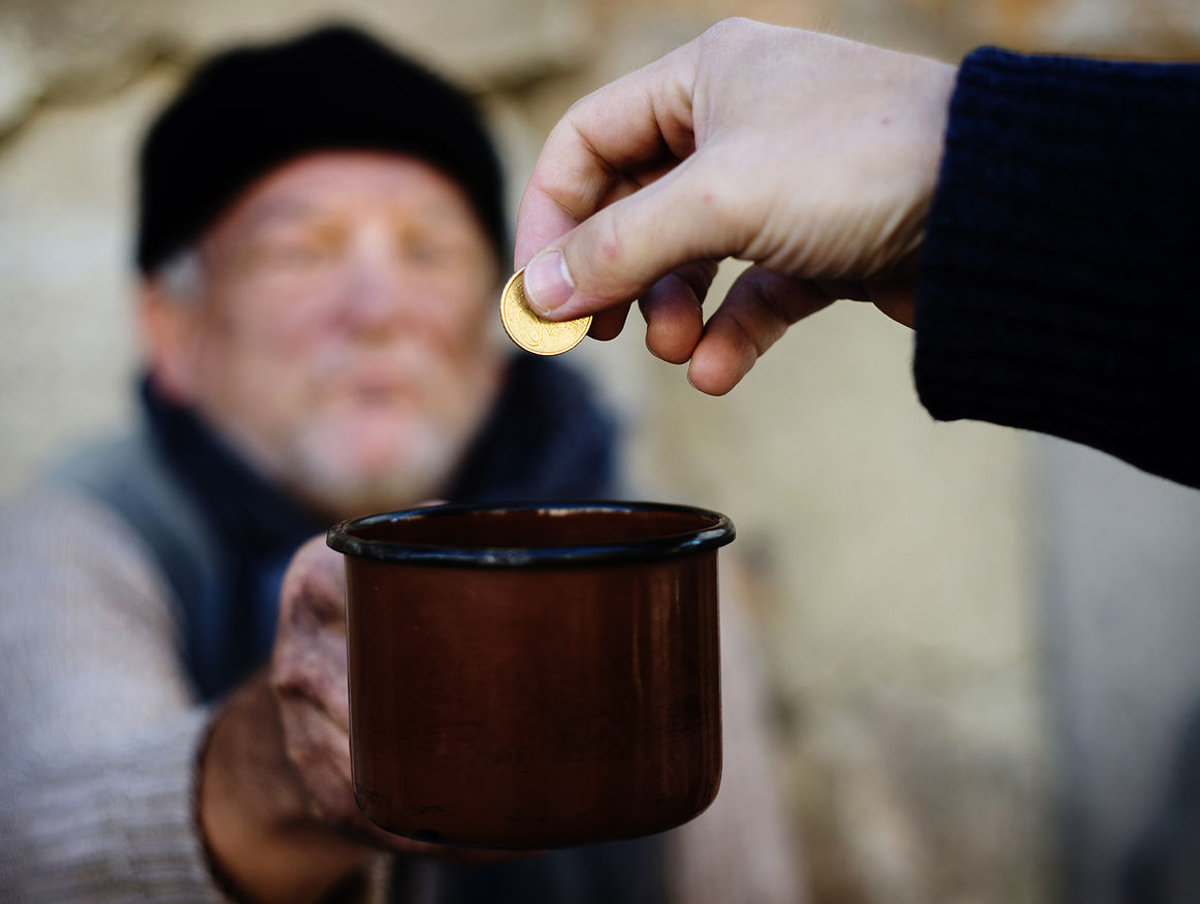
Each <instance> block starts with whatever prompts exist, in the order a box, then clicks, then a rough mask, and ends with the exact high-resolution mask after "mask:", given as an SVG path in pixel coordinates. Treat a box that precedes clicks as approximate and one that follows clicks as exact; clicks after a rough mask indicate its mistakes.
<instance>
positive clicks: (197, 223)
mask: <svg viewBox="0 0 1200 904" xmlns="http://www.w3.org/2000/svg"><path fill="white" fill-rule="evenodd" d="M339 149H341V150H382V151H394V152H396V153H400V154H405V155H409V156H413V157H417V158H420V159H422V160H424V161H426V162H428V163H430V164H432V165H434V166H436V167H437V168H438V169H440V170H442V171H443V172H444V173H446V174H447V175H448V176H449V177H450V178H452V179H453V180H454V181H455V182H456V183H458V184H459V185H460V186H461V187H462V188H463V190H464V191H466V193H467V195H468V197H469V198H470V199H471V202H472V203H473V204H474V205H475V210H476V211H477V213H478V215H479V219H480V222H481V223H482V225H483V227H484V229H485V230H486V231H487V234H488V236H489V237H490V238H491V241H492V245H493V247H494V248H495V250H496V255H497V257H498V258H499V260H500V262H501V267H502V269H503V268H504V267H506V266H507V260H506V258H507V256H508V250H509V249H508V238H507V230H506V228H505V220H504V203H503V185H502V181H501V173H500V163H499V160H498V159H497V156H496V151H495V149H494V148H493V146H492V143H491V141H490V139H489V138H488V135H487V132H486V131H485V129H484V127H483V124H482V121H481V120H480V117H479V114H478V112H477V111H476V109H475V106H474V104H473V103H472V102H471V99H470V98H469V97H468V96H467V95H465V94H464V93H463V92H462V91H460V90H459V89H458V88H455V87H453V86H452V85H450V84H448V83H447V82H445V81H443V80H442V79H441V78H439V77H438V76H436V75H434V74H433V73H431V72H429V71H428V70H427V69H425V68H423V67H421V66H419V65H418V64H416V63H414V62H413V61H411V60H408V59H405V58H404V57H402V56H399V55H398V54H396V53H395V52H393V51H392V50H390V49H389V48H387V47H385V46H384V45H383V44H381V43H379V42H378V41H377V40H375V39H374V38H371V37H369V36H367V35H366V34H364V33H362V32H360V31H358V30H356V29H354V28H350V27H346V26H334V27H327V28H322V29H320V30H318V31H314V32H311V33H309V34H306V35H302V36H300V37H298V38H295V39H292V40H289V41H284V42H281V43H276V44H265V45H261V46H254V47H241V48H236V49H233V50H229V51H226V52H224V53H221V54H219V55H217V56H215V57H213V58H212V59H211V60H209V62H208V63H206V64H205V65H204V66H203V67H201V68H200V69H199V70H198V71H197V72H196V74H195V75H194V76H193V77H192V79H191V81H190V82H189V83H188V85H187V87H186V88H185V89H184V91H183V93H182V94H180V95H179V97H177V98H176V99H175V101H174V102H173V103H172V104H171V105H170V106H168V107H167V108H166V110H164V111H163V112H162V114H161V115H160V116H159V117H158V119H157V120H156V121H155V122H154V123H153V125H152V126H151V127H150V130H149V132H148V133H147V135H146V140H145V143H144V144H143V146H142V154H141V164H140V182H141V197H140V210H139V220H138V237H137V265H138V267H139V268H141V270H142V272H143V273H150V272H152V271H153V270H154V269H156V268H157V267H158V266H159V265H161V264H162V263H163V262H164V261H165V260H166V259H167V258H169V257H170V256H171V255H172V254H174V253H175V252H177V251H180V250H182V249H183V248H185V247H186V246H187V245H189V244H190V243H191V242H193V241H194V240H196V239H197V238H198V237H199V236H200V235H202V234H203V233H204V231H205V230H206V229H208V227H210V226H211V225H212V224H213V223H214V222H215V221H216V220H217V218H218V217H219V216H220V215H221V214H222V213H224V211H225V210H226V209H227V208H228V207H229V205H230V204H232V203H233V202H234V201H235V200H236V199H237V197H238V195H239V194H241V193H242V192H243V191H244V190H245V189H246V188H248V187H249V186H250V184H251V183H252V182H254V181H255V180H256V179H258V178H259V177H260V176H263V175H265V174H266V173H267V172H269V171H270V170H272V169H274V168H275V167H277V166H279V165H280V164H282V163H285V162H287V161H288V160H291V159H294V158H296V157H299V156H301V155H303V154H306V153H309V152H312V151H322V150H339Z"/></svg>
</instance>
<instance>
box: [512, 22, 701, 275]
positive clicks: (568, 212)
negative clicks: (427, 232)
mask: <svg viewBox="0 0 1200 904" xmlns="http://www.w3.org/2000/svg"><path fill="white" fill-rule="evenodd" d="M693 56H694V54H693V51H692V44H685V45H684V46H683V47H680V48H679V49H677V50H674V51H672V52H671V53H669V54H667V55H666V56H665V57H663V58H662V59H659V60H656V61H655V62H653V63H650V64H649V65H647V66H643V67H642V68H641V69H638V70H636V71H634V72H631V73H629V74H628V75H625V76H623V77H622V78H619V79H617V80H616V81H614V82H612V83H611V84H608V85H606V86H604V87H603V88H600V89H598V90H596V91H593V92H592V93H591V94H589V95H588V96H586V97H584V98H583V99H581V100H579V101H576V102H575V103H574V104H573V105H572V106H571V108H570V109H569V110H567V112H566V113H565V114H564V115H563V117H562V119H560V120H559V121H558V123H557V124H556V125H555V127H554V128H553V129H552V130H551V132H550V135H549V137H547V139H546V143H545V144H544V145H543V147H542V151H541V153H540V154H539V155H538V159H537V163H536V164H534V167H533V172H532V174H531V175H530V177H529V182H528V184H527V185H526V186H525V191H524V193H523V194H522V195H521V206H520V209H519V210H518V212H517V228H516V237H515V250H514V254H513V263H514V266H515V268H516V269H520V268H521V267H523V266H525V264H527V263H529V260H530V258H532V257H533V256H534V255H535V254H536V253H537V252H539V251H541V250H542V249H543V248H545V247H546V246H548V245H550V244H551V243H553V242H554V241H555V240H557V239H558V238H560V237H561V236H563V235H565V234H566V233H567V232H569V231H570V230H571V229H573V228H574V227H575V226H577V225H579V223H580V222H582V221H583V220H585V219H587V217H589V216H591V215H592V214H593V213H595V212H596V211H597V210H599V209H600V208H601V207H603V206H604V204H605V203H606V202H607V200H608V199H609V198H610V197H611V196H620V195H621V194H624V193H625V192H622V191H621V190H620V185H621V183H623V182H626V181H630V180H633V181H637V180H636V177H637V175H638V174H639V173H644V172H646V171H648V170H659V171H662V170H663V165H664V162H666V161H669V160H672V159H673V160H674V161H675V162H678V161H679V160H682V159H684V158H685V157H687V156H688V155H689V154H691V153H692V152H693V151H694V150H695V147H696V143H695V137H694V134H693V131H692V127H693V119H692V88H693V85H694V83H695V79H694V74H695V66H694V63H693Z"/></svg>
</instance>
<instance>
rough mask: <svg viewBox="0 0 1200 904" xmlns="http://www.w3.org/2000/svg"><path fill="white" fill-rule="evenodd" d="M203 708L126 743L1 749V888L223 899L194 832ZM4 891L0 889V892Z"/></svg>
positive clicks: (42, 895)
mask: <svg viewBox="0 0 1200 904" xmlns="http://www.w3.org/2000/svg"><path fill="white" fill-rule="evenodd" d="M206 725H207V713H206V712H204V711H203V710H201V709H200V708H195V709H192V710H187V711H184V712H181V713H179V714H178V715H177V716H174V717H171V718H168V719H166V720H164V721H163V722H162V723H161V724H159V725H156V726H154V727H151V728H146V729H142V730H139V731H138V732H136V733H134V734H131V735H130V736H129V737H127V738H126V739H124V741H123V742H122V743H119V744H113V743H100V744H95V743H89V740H88V738H86V737H79V738H77V739H75V741H74V742H73V743H69V744H63V746H62V749H61V751H60V752H59V753H57V754H55V755H45V754H39V755H38V756H36V757H34V758H23V757H16V756H13V755H12V754H13V750H12V746H11V745H10V746H8V747H7V748H6V750H7V752H6V753H5V755H3V756H0V800H2V801H3V806H0V890H3V891H5V892H9V893H13V894H15V895H16V896H17V897H18V898H20V899H21V900H24V899H25V898H26V897H29V898H30V899H36V900H55V901H87V902H90V904H96V902H106V901H112V902H124V901H130V900H141V901H166V900H176V901H182V900H186V901H192V902H206V901H207V902H212V904H218V902H220V901H221V900H222V896H221V894H220V893H219V891H218V889H217V888H216V886H215V885H214V884H213V882H212V879H211V876H210V874H209V872H208V870H207V868H206V867H205V864H204V857H203V854H202V851H201V848H200V844H199V840H198V838H197V835H196V831H195V820H194V807H193V797H192V791H193V788H194V784H193V781H192V777H193V776H192V772H193V770H192V766H193V764H194V762H195V755H196V749H197V746H198V745H199V743H200V738H201V737H202V736H203V733H204V731H205V728H206ZM0 897H3V893H0Z"/></svg>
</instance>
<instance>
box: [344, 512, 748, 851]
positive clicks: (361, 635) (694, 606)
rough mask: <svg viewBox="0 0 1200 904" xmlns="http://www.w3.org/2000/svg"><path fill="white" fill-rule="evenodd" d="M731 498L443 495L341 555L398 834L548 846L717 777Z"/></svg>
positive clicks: (355, 537) (381, 778) (386, 797)
mask: <svg viewBox="0 0 1200 904" xmlns="http://www.w3.org/2000/svg"><path fill="white" fill-rule="evenodd" d="M733 536H734V530H733V525H732V524H731V523H730V522H729V519H728V518H726V517H725V516H724V515H720V514H717V513H715V512H708V511H704V510H702V509H696V508H690V507H685V506H675V505H659V504H651V503H569V504H552V505H511V506H493V507H482V506H479V507H472V506H442V507H438V508H422V509H413V510H410V511H403V512H393V513H388V514H382V515H371V516H369V517H366V518H358V519H355V520H352V521H345V522H342V523H341V524H339V525H337V526H335V527H333V528H332V529H330V531H329V537H328V542H329V545H330V546H331V547H333V548H334V549H336V550H338V551H339V552H342V553H344V554H345V555H346V557H347V559H346V589H347V616H346V617H347V632H348V655H349V674H350V752H351V761H352V767H353V776H354V792H355V796H356V798H357V800H358V805H359V806H360V807H361V808H362V810H363V811H364V812H365V813H366V814H367V816H368V817H370V819H371V820H372V821H373V822H374V823H376V824H377V825H379V826H381V827H382V828H384V829H387V830H388V831H390V832H394V833H396V834H399V835H404V836H407V837H409V838H416V839H420V840H423V841H438V842H444V843H449V844H458V845H466V846H474V847H491V848H507V849H544V848H553V847H561V846H564V845H572V844H582V843H585V842H597V841H607V840H613V839H618V838H631V837H634V836H638V835H646V834H650V833H653V832H660V831H663V830H665V829H669V828H672V827H673V826H677V825H680V824H681V823H684V822H687V821H688V820H689V819H691V818H693V817H694V816H697V815H698V814H700V813H701V812H702V811H703V810H704V809H705V808H706V807H707V806H708V805H709V804H710V803H711V802H712V800H713V798H714V797H715V796H716V793H717V786H718V785H719V783H720V779H721V700H720V695H721V688H720V661H719V660H720V647H719V638H718V629H717V548H718V547H720V546H723V545H725V544H726V543H729V542H730V541H731V540H732V539H733Z"/></svg>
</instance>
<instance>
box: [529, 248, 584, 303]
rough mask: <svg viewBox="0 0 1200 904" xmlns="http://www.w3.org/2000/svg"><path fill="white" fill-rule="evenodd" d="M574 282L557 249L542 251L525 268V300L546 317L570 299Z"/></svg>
mask: <svg viewBox="0 0 1200 904" xmlns="http://www.w3.org/2000/svg"><path fill="white" fill-rule="evenodd" d="M574 291H575V281H574V280H572V279H571V274H570V273H569V272H568V271H567V259H566V258H565V257H563V253H562V252H561V251H559V250H557V249H555V250H552V251H543V252H542V253H541V254H539V255H538V256H537V257H535V258H534V259H533V260H531V261H530V262H529V265H528V266H527V267H526V268H525V300H526V301H528V302H529V306H530V307H531V308H533V309H534V311H536V312H537V313H539V314H542V315H546V314H549V313H550V312H551V311H553V310H554V309H555V308H557V307H560V306H561V305H562V304H563V302H565V301H566V300H567V299H568V298H570V297H571V293H572V292H574Z"/></svg>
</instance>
